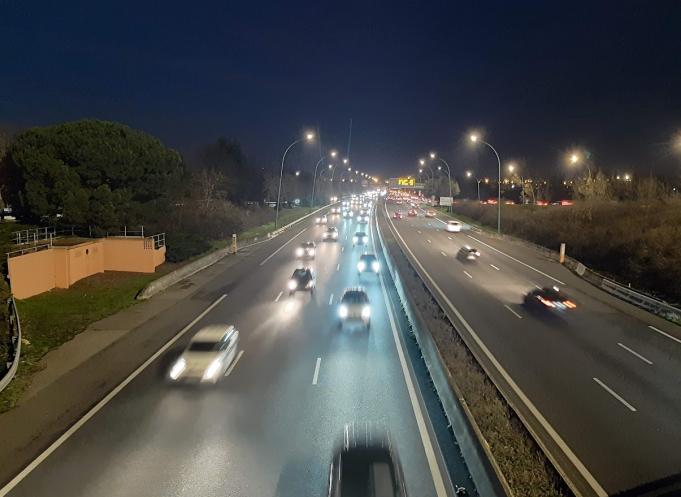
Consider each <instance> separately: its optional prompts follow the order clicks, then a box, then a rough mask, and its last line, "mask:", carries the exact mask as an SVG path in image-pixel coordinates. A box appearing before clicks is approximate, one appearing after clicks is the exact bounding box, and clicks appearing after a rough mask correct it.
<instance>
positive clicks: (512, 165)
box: [506, 162, 525, 205]
mask: <svg viewBox="0 0 681 497" xmlns="http://www.w3.org/2000/svg"><path fill="white" fill-rule="evenodd" d="M506 167H508V171H509V172H510V173H512V172H513V171H515V170H516V169H519V167H518V166H517V165H516V163H515V162H509V164H508V166H506ZM518 176H519V177H520V186H521V187H522V189H521V190H520V196H521V198H522V204H523V205H525V179H524V178H523V176H522V175H521V174H520V173H518ZM511 188H515V185H511Z"/></svg>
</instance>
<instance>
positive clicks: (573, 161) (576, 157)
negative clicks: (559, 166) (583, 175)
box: [570, 154, 579, 164]
mask: <svg viewBox="0 0 681 497" xmlns="http://www.w3.org/2000/svg"><path fill="white" fill-rule="evenodd" d="M578 162H579V155H577V154H572V155H570V163H571V164H577V163H578Z"/></svg>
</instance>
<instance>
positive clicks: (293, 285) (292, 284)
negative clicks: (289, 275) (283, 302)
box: [288, 280, 298, 290]
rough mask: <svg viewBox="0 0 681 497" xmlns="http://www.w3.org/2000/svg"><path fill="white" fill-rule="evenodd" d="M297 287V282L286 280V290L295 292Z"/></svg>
mask: <svg viewBox="0 0 681 497" xmlns="http://www.w3.org/2000/svg"><path fill="white" fill-rule="evenodd" d="M297 287H298V282H297V281H296V280H288V289H289V290H295V289H296V288H297Z"/></svg>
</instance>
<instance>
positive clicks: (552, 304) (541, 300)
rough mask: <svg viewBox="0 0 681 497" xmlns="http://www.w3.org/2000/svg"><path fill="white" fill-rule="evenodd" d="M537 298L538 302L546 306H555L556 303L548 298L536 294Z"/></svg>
mask: <svg viewBox="0 0 681 497" xmlns="http://www.w3.org/2000/svg"><path fill="white" fill-rule="evenodd" d="M537 298H538V299H539V302H541V303H542V304H544V305H545V306H546V307H556V305H555V304H554V303H553V302H551V301H550V300H546V299H545V298H544V297H540V296H537Z"/></svg>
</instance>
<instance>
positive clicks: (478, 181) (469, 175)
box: [466, 171, 482, 202]
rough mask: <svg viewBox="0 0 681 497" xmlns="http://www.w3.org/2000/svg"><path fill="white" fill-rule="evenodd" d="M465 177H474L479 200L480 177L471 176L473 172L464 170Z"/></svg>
mask: <svg viewBox="0 0 681 497" xmlns="http://www.w3.org/2000/svg"><path fill="white" fill-rule="evenodd" d="M466 177H467V178H474V179H475V181H476V182H477V183H478V202H480V182H481V181H482V178H478V177H477V176H473V173H472V172H471V171H466Z"/></svg>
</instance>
